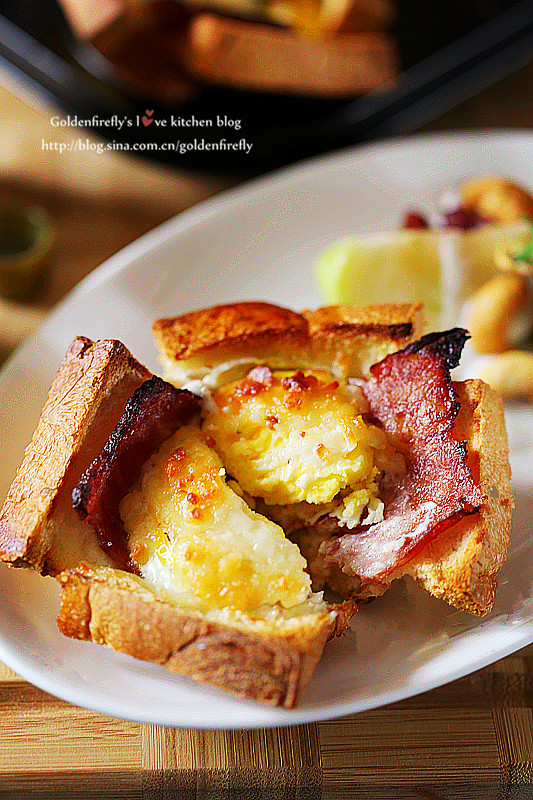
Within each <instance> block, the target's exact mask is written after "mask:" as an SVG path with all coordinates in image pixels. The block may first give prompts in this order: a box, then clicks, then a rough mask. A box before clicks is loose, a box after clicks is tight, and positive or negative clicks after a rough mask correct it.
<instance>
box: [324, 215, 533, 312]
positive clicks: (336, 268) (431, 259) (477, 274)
mask: <svg viewBox="0 0 533 800" xmlns="http://www.w3.org/2000/svg"><path fill="white" fill-rule="evenodd" d="M527 230H528V224H527V222H526V221H520V222H516V223H512V224H505V225H484V226H483V227H481V228H477V229H474V230H470V231H466V232H464V231H459V230H455V229H444V230H433V229H430V230H397V231H390V232H386V233H377V234H366V235H360V236H357V237H355V236H353V237H349V238H346V239H342V240H340V241H338V242H336V243H334V244H333V245H331V246H330V247H328V248H327V249H326V250H324V251H323V252H322V253H321V254H320V255H319V256H318V258H317V260H316V263H315V269H314V275H315V281H316V284H317V288H318V290H319V292H320V294H321V296H322V298H323V299H324V301H325V302H326V303H329V304H332V305H335V304H337V303H348V304H354V305H356V304H364V303H409V302H413V301H421V302H423V304H424V308H425V312H426V317H427V321H428V324H429V325H430V326H436V325H443V324H445V325H448V324H452V323H454V322H455V321H456V320H457V316H458V314H459V311H460V307H461V305H462V303H463V302H464V301H465V300H466V299H467V298H468V297H469V296H470V294H471V293H472V292H474V291H475V290H476V289H478V288H479V286H481V284H482V283H484V282H485V281H486V280H488V279H489V278H491V277H492V276H493V275H494V273H495V272H496V267H495V264H494V251H495V248H496V247H497V246H500V245H502V244H505V243H506V242H511V241H512V240H513V239H515V238H516V237H517V236H520V235H523V234H524V233H525V232H527Z"/></svg>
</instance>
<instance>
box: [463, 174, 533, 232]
mask: <svg viewBox="0 0 533 800" xmlns="http://www.w3.org/2000/svg"><path fill="white" fill-rule="evenodd" d="M460 195H461V201H462V205H463V207H464V208H468V209H472V210H473V211H475V212H476V213H477V214H479V216H480V217H482V218H483V219H486V220H489V221H490V222H515V221H516V220H519V219H533V197H532V196H531V195H530V193H529V192H528V191H527V190H526V189H524V188H523V187H522V186H520V185H519V184H517V183H515V182H514V181H510V180H508V179H507V178H503V177H501V176H500V175H486V176H484V177H481V178H473V179H472V180H469V181H465V182H464V183H462V184H461V186H460Z"/></svg>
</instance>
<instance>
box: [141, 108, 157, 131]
mask: <svg viewBox="0 0 533 800" xmlns="http://www.w3.org/2000/svg"><path fill="white" fill-rule="evenodd" d="M153 113H154V112H153V111H152V114H153ZM153 121H154V120H153V119H152V118H151V117H143V118H142V123H143V125H144V127H145V128H146V127H148V125H149V124H150V123H151V122H153Z"/></svg>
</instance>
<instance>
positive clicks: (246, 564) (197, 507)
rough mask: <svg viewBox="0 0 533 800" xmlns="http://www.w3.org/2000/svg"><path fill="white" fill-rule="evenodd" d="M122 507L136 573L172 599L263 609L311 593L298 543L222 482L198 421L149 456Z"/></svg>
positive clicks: (223, 475) (199, 604)
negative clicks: (287, 536) (194, 425)
mask: <svg viewBox="0 0 533 800" xmlns="http://www.w3.org/2000/svg"><path fill="white" fill-rule="evenodd" d="M120 513H121V516H122V519H123V522H124V525H125V528H126V531H127V532H128V534H129V545H130V553H131V558H132V559H133V561H134V562H135V563H136V565H137V566H138V568H139V572H140V574H141V575H142V577H143V578H145V580H147V581H148V582H149V583H151V584H152V585H153V586H156V587H157V588H158V590H159V591H161V590H163V592H164V593H165V595H166V597H167V599H169V600H170V601H171V602H173V603H179V604H180V605H182V606H186V607H187V606H188V607H194V608H197V609H200V610H204V609H213V608H220V609H221V608H226V607H230V608H233V609H237V610H239V611H242V612H246V613H251V614H252V615H253V614H254V613H257V614H258V615H259V616H261V614H263V613H264V609H265V607H270V608H271V607H274V606H278V607H280V608H281V609H286V608H292V607H295V606H298V604H301V603H303V602H304V601H306V600H307V599H308V597H309V595H310V577H309V574H308V573H307V572H306V571H305V570H306V561H305V559H304V558H303V556H302V555H301V554H300V551H299V549H298V547H297V546H296V545H295V544H293V543H292V542H291V541H290V540H289V539H287V538H286V537H285V534H284V532H283V530H282V528H280V527H279V526H278V525H276V524H275V523H274V522H271V521H270V520H269V519H267V518H266V517H263V516H261V515H259V514H256V513H255V512H254V511H252V509H251V508H250V507H249V506H248V505H247V504H246V502H245V501H244V499H243V498H242V497H241V496H239V494H237V493H236V492H235V491H234V490H233V489H232V488H231V485H228V483H226V472H225V469H224V466H223V464H222V461H221V460H220V458H219V456H218V455H217V453H216V452H215V451H214V450H213V449H212V448H211V447H210V446H209V443H208V441H206V436H205V435H204V434H202V433H201V431H200V430H199V429H198V428H196V427H193V426H187V427H183V428H180V429H179V430H178V431H177V432H176V433H175V434H174V435H173V436H172V437H171V438H170V439H169V440H167V441H166V442H165V444H164V445H163V447H162V448H161V449H160V451H159V452H158V453H156V454H155V455H154V456H152V458H150V459H149V460H148V462H147V463H146V464H145V465H144V468H143V471H142V475H141V478H140V481H139V482H138V484H137V486H136V487H135V488H134V489H133V491H132V492H130V493H129V494H128V495H126V497H125V498H124V499H123V500H122V502H121V505H120Z"/></svg>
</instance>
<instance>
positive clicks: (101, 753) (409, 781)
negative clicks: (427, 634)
mask: <svg viewBox="0 0 533 800" xmlns="http://www.w3.org/2000/svg"><path fill="white" fill-rule="evenodd" d="M0 733H1V736H2V747H1V748H0V797H14V798H15V797H17V798H26V797H35V798H53V797H58V796H61V797H73V798H77V797H80V798H128V800H129V799H130V798H131V800H133V798H139V800H141V798H142V800H167V798H168V800H170V798H179V799H180V800H255V799H256V798H257V800H320V798H322V800H337V799H338V800H344V798H346V800H351V799H352V798H357V800H360V799H361V800H363V799H364V800H366V799H367V798H368V799H369V800H370V799H371V798H372V800H374V798H380V800H392V799H393V798H394V800H397V798H424V800H444V799H445V800H462V799H463V798H464V799H465V800H504V798H509V799H512V800H522V798H524V799H525V798H531V797H533V646H530V647H528V648H526V649H524V650H522V651H520V652H519V653H517V654H515V655H513V656H510V657H509V658H506V659H504V660H502V661H499V662H497V663H496V664H493V665H492V666H490V667H487V668H485V669H483V670H481V671H479V672H476V673H474V674H472V675H470V676H468V677H465V678H462V679H461V680H458V681H455V682H454V683H451V684H448V685H447V686H443V687H441V688H439V689H435V690H434V691H432V692H427V693H425V694H422V695H418V696H417V697H413V698H411V699H408V700H405V701H403V702H400V703H396V704H394V705H390V706H386V707H384V708H379V709H376V710H374V711H369V712H366V713H362V714H356V715H353V716H349V717H343V718H340V719H336V720H330V721H327V722H321V723H318V724H311V725H297V726H294V727H290V728H273V729H262V730H261V729H260V730H252V731H248V730H245V731H193V730H174V729H170V728H159V727H156V726H153V725H141V724H137V723H134V722H126V721H121V720H115V719H111V718H110V717H106V716H102V715H99V714H95V713H93V712H91V711H86V710H84V709H80V708H76V707H75V706H72V705H70V704H68V703H66V702H63V701H62V700H57V699H56V698H54V697H52V696H51V695H49V694H46V692H43V691H41V690H40V689H36V688H35V687H33V686H31V685H30V684H28V683H26V682H25V681H23V680H22V679H20V678H19V677H18V676H17V675H15V673H13V672H12V671H11V670H9V669H8V668H7V667H4V666H3V665H0Z"/></svg>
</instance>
